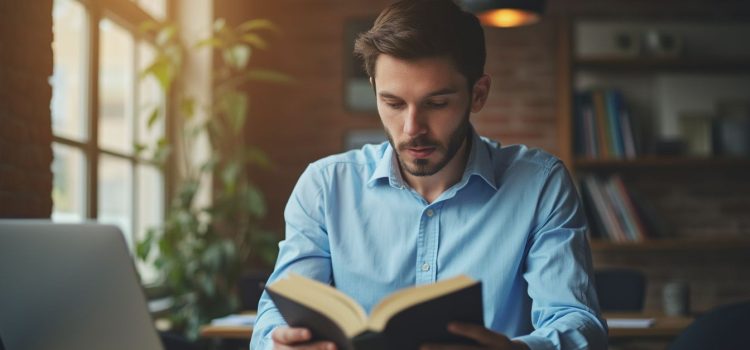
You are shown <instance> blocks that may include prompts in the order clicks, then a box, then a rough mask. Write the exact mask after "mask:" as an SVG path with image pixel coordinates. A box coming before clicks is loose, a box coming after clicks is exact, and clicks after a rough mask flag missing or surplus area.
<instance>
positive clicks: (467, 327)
mask: <svg viewBox="0 0 750 350" xmlns="http://www.w3.org/2000/svg"><path fill="white" fill-rule="evenodd" d="M448 331H449V332H451V333H453V334H455V335H459V336H462V337H466V338H470V339H474V340H476V341H477V343H479V345H451V344H424V345H422V347H420V350H470V349H496V350H528V349H529V347H528V346H526V344H525V343H522V342H519V341H512V340H510V339H509V338H508V337H506V336H504V335H502V334H500V333H495V332H493V331H491V330H489V329H487V328H484V327H482V326H479V325H475V324H468V323H451V324H449V325H448Z"/></svg>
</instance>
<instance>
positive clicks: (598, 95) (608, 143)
mask: <svg viewBox="0 0 750 350" xmlns="http://www.w3.org/2000/svg"><path fill="white" fill-rule="evenodd" d="M592 99H593V105H594V111H595V113H594V114H595V115H596V124H597V135H599V141H600V143H599V145H600V146H601V147H600V148H599V150H600V151H601V157H602V158H604V159H608V158H611V157H612V156H613V155H614V152H613V145H612V139H611V137H610V136H609V132H608V130H609V122H608V118H607V108H606V107H605V105H604V93H603V92H602V91H600V90H597V91H594V92H593V97H592Z"/></svg>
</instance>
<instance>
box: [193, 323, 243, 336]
mask: <svg viewBox="0 0 750 350" xmlns="http://www.w3.org/2000/svg"><path fill="white" fill-rule="evenodd" d="M252 335H253V327H252V326H211V325H207V326H203V327H201V337H203V338H222V339H250V336H252Z"/></svg>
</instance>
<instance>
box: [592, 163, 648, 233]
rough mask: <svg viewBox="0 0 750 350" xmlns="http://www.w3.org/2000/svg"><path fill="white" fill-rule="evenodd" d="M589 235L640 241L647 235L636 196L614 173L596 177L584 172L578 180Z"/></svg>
mask: <svg viewBox="0 0 750 350" xmlns="http://www.w3.org/2000/svg"><path fill="white" fill-rule="evenodd" d="M581 187H582V194H583V199H584V205H585V206H586V208H587V211H586V213H587V215H588V217H589V223H590V224H591V232H592V238H601V239H606V240H610V241H613V242H642V241H644V240H646V239H647V238H648V237H650V236H651V235H652V234H651V233H649V229H648V227H647V225H646V224H645V222H644V219H643V217H642V215H641V212H640V211H639V208H638V205H637V204H636V199H634V197H633V196H632V195H631V193H630V191H628V189H627V187H626V185H625V182H624V181H623V180H622V178H621V177H620V176H619V175H617V174H614V175H611V176H609V177H607V178H606V179H599V178H598V177H596V176H594V175H586V176H584V177H583V179H582V181H581Z"/></svg>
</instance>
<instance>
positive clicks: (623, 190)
mask: <svg viewBox="0 0 750 350" xmlns="http://www.w3.org/2000/svg"><path fill="white" fill-rule="evenodd" d="M612 183H613V184H614V186H615V187H616V188H617V190H618V191H619V192H620V195H621V197H622V199H623V203H624V205H625V207H626V208H627V210H628V212H629V213H630V217H631V218H632V222H633V225H634V226H635V232H636V238H637V240H638V241H644V240H646V238H647V237H648V236H649V235H648V232H647V230H646V225H645V224H644V222H643V219H641V216H640V214H639V213H638V209H637V208H636V206H635V202H634V200H633V197H631V196H630V193H629V192H628V189H627V187H625V182H624V181H623V180H622V178H621V177H620V176H619V175H613V176H612Z"/></svg>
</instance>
